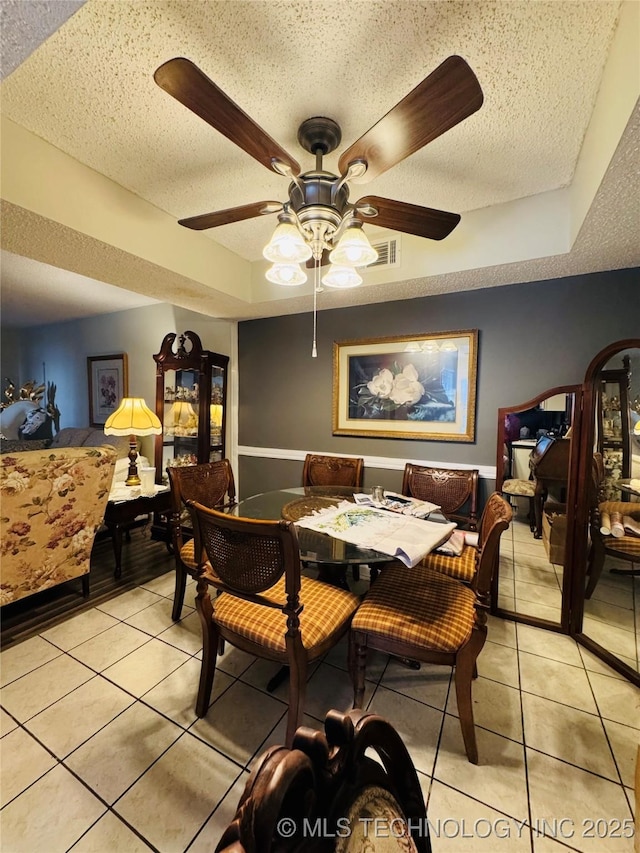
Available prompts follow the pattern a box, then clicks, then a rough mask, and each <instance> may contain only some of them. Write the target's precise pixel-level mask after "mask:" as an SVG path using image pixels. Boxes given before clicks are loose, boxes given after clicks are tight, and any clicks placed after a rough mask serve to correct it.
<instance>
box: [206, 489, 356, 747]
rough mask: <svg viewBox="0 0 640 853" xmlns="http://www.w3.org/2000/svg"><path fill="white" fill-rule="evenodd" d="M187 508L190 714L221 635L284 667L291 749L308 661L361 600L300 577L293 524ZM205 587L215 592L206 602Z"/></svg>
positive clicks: (209, 680) (209, 679)
mask: <svg viewBox="0 0 640 853" xmlns="http://www.w3.org/2000/svg"><path fill="white" fill-rule="evenodd" d="M189 508H190V510H191V513H192V516H193V519H194V529H195V534H196V546H195V547H196V553H200V554H201V562H200V564H199V566H198V569H197V571H198V574H197V595H196V608H197V610H198V613H199V615H200V621H201V624H202V634H203V650H202V651H203V654H202V667H201V671H200V686H199V690H198V698H197V703H196V713H197V715H198V716H199V717H203V716H204V715H205V714H206V713H207V709H208V707H209V701H210V697H211V688H212V686H213V678H214V675H215V668H216V659H217V652H218V647H219V641H220V640H226V641H227V642H229V643H231V645H232V646H236V647H237V648H240V649H242V650H243V651H246V652H249V654H253V655H256V657H259V658H265V659H266V660H271V661H275V662H278V663H281V664H286V665H288V666H289V713H288V718H287V735H286V745H287V746H291V742H292V740H293V735H294V732H295V730H296V728H297V727H298V724H299V723H300V719H301V717H302V712H303V708H304V699H305V691H306V682H307V670H308V664H310V663H311V662H312V661H314V660H317V659H318V658H319V657H320V656H321V655H323V654H324V653H325V652H326V651H328V650H329V649H330V648H332V647H333V646H334V645H335V644H336V643H337V642H338V641H339V640H340V639H341V638H342V637H343V636H344V635H345V634H346V633H347V631H348V630H349V625H350V623H351V618H352V616H353V614H354V613H355V611H356V609H357V607H358V604H359V603H360V599H359V598H358V596H356V595H354V594H353V593H351V592H347V591H346V590H343V589H338V587H335V586H331V585H329V584H326V583H323V582H322V581H318V580H315V579H313V578H307V577H301V574H300V548H299V544H298V536H297V533H296V529H295V526H294V524H293V522H290V521H263V520H256V519H249V518H239V517H236V516H232V515H229V514H227V513H223V512H218V511H217V510H214V509H209V508H207V507H205V506H203V505H202V504H199V503H193V502H190V503H189ZM206 558H208V560H207V559H206ZM210 587H214V588H215V589H216V590H217V592H218V594H217V595H216V596H214V597H213V599H212V598H211V597H210V595H209V588H210Z"/></svg>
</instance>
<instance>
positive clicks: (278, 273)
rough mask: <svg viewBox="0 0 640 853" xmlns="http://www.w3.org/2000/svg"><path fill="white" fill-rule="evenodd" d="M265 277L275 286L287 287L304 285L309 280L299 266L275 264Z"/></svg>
mask: <svg viewBox="0 0 640 853" xmlns="http://www.w3.org/2000/svg"><path fill="white" fill-rule="evenodd" d="M265 276H266V277H267V279H268V281H271V282H273V284H283V285H285V286H286V287H292V286H295V285H296V284H304V283H305V281H306V280H307V274H306V273H305V272H303V271H302V270H301V269H300V267H299V266H298V264H274V265H273V266H272V267H269V269H268V270H267V271H266V273H265Z"/></svg>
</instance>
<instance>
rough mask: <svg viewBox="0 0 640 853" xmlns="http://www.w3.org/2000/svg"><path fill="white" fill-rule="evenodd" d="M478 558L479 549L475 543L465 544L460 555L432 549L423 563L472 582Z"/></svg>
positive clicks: (444, 573) (434, 569) (449, 575)
mask: <svg viewBox="0 0 640 853" xmlns="http://www.w3.org/2000/svg"><path fill="white" fill-rule="evenodd" d="M477 560H478V549H477V548H474V547H473V545H465V546H464V549H463V551H462V554H460V556H459V557H453V556H450V555H449V554H439V553H438V552H437V551H432V552H431V554H427V556H426V557H424V559H423V560H422V565H423V566H424V567H425V568H427V569H431V570H433V571H435V572H440V573H441V574H443V575H448V577H450V578H456V579H457V580H460V581H464V582H465V583H471V581H472V580H473V579H474V577H475V575H476V567H477Z"/></svg>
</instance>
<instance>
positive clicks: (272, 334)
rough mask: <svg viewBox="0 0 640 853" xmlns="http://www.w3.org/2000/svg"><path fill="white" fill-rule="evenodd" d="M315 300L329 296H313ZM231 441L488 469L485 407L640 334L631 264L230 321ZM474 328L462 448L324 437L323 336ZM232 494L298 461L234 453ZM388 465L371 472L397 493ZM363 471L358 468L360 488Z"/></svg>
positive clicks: (526, 393) (287, 472) (563, 379)
mask: <svg viewBox="0 0 640 853" xmlns="http://www.w3.org/2000/svg"><path fill="white" fill-rule="evenodd" d="M323 298H324V299H325V300H327V301H328V300H329V299H330V294H325V295H324V297H323ZM238 328H239V338H238V343H239V378H240V379H239V381H240V387H239V412H238V423H239V435H238V442H239V445H240V446H242V445H246V446H253V447H265V448H281V449H288V450H299V451H307V450H315V451H328V452H335V453H343V454H351V455H369V456H381V457H393V458H394V459H396V458H397V459H425V460H431V461H440V462H459V463H463V464H469V465H471V464H473V465H490V466H493V465H495V458H496V424H497V409H498V408H499V407H500V406H508V405H514V404H516V403H520V402H525V401H526V400H529V399H530V398H532V397H534V396H536V395H537V394H538V393H540V392H541V391H544V390H545V389H547V388H551V387H554V386H558V385H568V384H574V383H581V382H582V380H583V378H584V374H585V371H586V368H587V366H588V364H589V362H590V361H591V359H592V358H593V357H594V356H595V355H596V353H597V352H599V350H601V349H602V348H603V347H604V346H606V345H607V344H609V343H611V342H613V341H616V340H621V339H624V338H631V337H638V336H640V270H638V269H629V270H619V271H614V272H604V273H594V274H591V275H585V276H575V277H569V278H564V279H557V280H551V281H542V282H532V283H526V284H515V285H510V286H506V287H496V288H488V289H484V290H477V291H467V292H464V293H452V294H445V295H441V296H429V297H424V298H420V299H412V300H402V301H398V302H391V303H384V304H379V305H366V306H362V307H357V308H346V309H335V310H327V311H321V312H320V313H319V314H318V358H317V359H313V358H311V337H312V317H311V314H303V315H293V316H286V317H277V318H271V319H266V320H250V321H246V322H242V323H240V324H239V327H238ZM458 329H478V330H479V344H478V391H477V408H476V440H475V442H473V443H461V442H442V441H440V442H438V441H428V442H427V441H409V440H395V439H379V438H360V437H346V436H335V437H334V436H333V435H332V428H331V404H332V367H333V365H332V357H333V342H334V341H344V340H350V339H358V338H373V337H384V336H390V335H404V334H407V335H411V334H419V333H426V332H446V331H454V330H458ZM238 466H239V474H240V477H239V479H240V482H241V488H240V491H241V494H242V495H243V496H244V495H248V494H252V493H255V492H257V491H264V490H265V489H268V488H275V487H278V486H283V485H291V484H293V483H294V482H295V483H297V482H298V480H299V478H300V474H301V470H302V466H301V463H299V462H292V461H286V460H285V461H283V460H278V459H257V458H250V457H246V456H242V455H241V456H240V459H239V463H238ZM400 476H401V475H400V474H398V472H395V471H394V472H392V471H387V472H379V471H376V473H375V479H376V480H377V481H380V482H381V483H382V485H384V486H388V487H392V488H399V485H400V483H399V479H400ZM367 484H368V485H371V482H369V483H367V476H366V473H365V485H367Z"/></svg>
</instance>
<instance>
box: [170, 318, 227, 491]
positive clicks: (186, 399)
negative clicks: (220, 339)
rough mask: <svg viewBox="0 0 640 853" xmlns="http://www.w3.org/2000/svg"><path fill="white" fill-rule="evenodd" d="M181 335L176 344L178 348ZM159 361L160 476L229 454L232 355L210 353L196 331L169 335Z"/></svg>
mask: <svg viewBox="0 0 640 853" xmlns="http://www.w3.org/2000/svg"><path fill="white" fill-rule="evenodd" d="M176 338H177V347H174V345H175V343H176ZM153 358H154V360H155V362H156V414H157V415H158V417H159V418H160V421H161V422H162V435H160V436H157V438H156V449H155V466H156V479H158V482H160V481H161V480H162V478H163V476H164V475H165V473H166V469H167V467H169V466H175V465H196V464H201V463H203V462H213V461H216V460H219V459H223V458H224V456H225V426H226V412H225V409H226V397H227V373H228V364H229V358H228V356H225V355H220V354H218V353H214V352H209V351H208V350H204V349H203V348H202V343H201V341H200V338H199V337H198V335H196V333H195V332H184V333H183V334H182V335H180V336H179V337H178V336H177V335H176V334H174V333H170V334H168V335H165V337H164V340H163V341H162V345H161V348H160V352H159V353H158V354H157V355H154V357H153Z"/></svg>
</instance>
